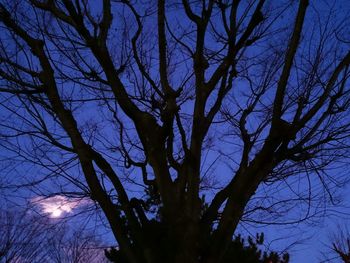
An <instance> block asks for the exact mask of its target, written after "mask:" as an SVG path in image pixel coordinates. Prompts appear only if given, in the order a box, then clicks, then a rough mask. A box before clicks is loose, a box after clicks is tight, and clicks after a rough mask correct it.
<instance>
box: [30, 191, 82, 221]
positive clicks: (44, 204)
mask: <svg viewBox="0 0 350 263" xmlns="http://www.w3.org/2000/svg"><path fill="white" fill-rule="evenodd" d="M31 202H32V203H33V204H35V205H36V206H38V207H39V208H40V210H41V212H42V213H44V214H47V215H48V216H49V217H51V218H58V217H61V216H63V215H64V214H69V213H73V210H74V209H76V208H78V207H80V206H83V205H86V204H88V203H89V200H88V199H76V198H69V197H66V196H63V195H55V196H52V197H43V196H38V197H35V198H33V199H32V200H31Z"/></svg>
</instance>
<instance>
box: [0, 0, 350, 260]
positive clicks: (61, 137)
mask: <svg viewBox="0 0 350 263" xmlns="http://www.w3.org/2000/svg"><path fill="white" fill-rule="evenodd" d="M324 10H326V11H327V12H326V11H324ZM0 23H1V40H0V81H1V86H0V92H1V123H0V125H1V132H0V136H1V146H2V149H3V152H4V153H3V154H2V159H3V161H4V162H7V163H8V166H6V167H7V170H6V172H7V173H8V174H10V175H11V178H15V179H13V180H15V181H13V180H12V181H11V180H10V182H8V183H6V186H7V187H10V186H13V185H15V186H16V187H20V186H27V187H36V188H37V187H39V186H45V187H43V188H44V189H45V191H47V192H48V193H57V192H59V193H61V194H67V195H77V194H80V195H81V194H84V195H88V196H90V197H91V199H92V200H94V201H95V202H96V203H97V204H98V205H99V206H100V208H101V209H102V211H103V213H104V215H105V216H106V219H107V221H108V223H109V225H110V227H111V231H112V232H113V234H114V236H115V238H116V240H117V242H118V246H119V248H120V251H121V253H122V254H123V257H125V260H126V261H127V262H130V263H136V262H203V263H210V262H223V260H224V257H225V255H226V252H227V249H228V248H229V246H230V244H232V236H233V234H234V232H235V230H236V228H237V225H238V224H239V222H240V221H241V220H246V221H250V222H253V223H257V222H260V223H269V222H271V220H275V219H276V218H278V217H279V216H280V215H281V214H283V213H286V212H289V213H288V214H289V215H293V213H291V212H290V209H293V208H295V209H297V211H298V214H297V215H296V216H295V217H296V218H294V219H292V221H293V222H295V221H300V220H303V219H307V218H309V217H310V216H312V214H313V211H312V209H313V207H314V205H313V203H312V202H313V200H315V199H316V200H319V198H327V195H328V197H330V200H332V193H333V190H332V187H333V186H335V185H339V184H340V183H341V180H340V179H341V178H340V177H338V174H339V169H340V166H336V165H335V164H336V163H337V161H338V160H339V161H340V162H339V164H341V163H342V162H344V159H345V158H347V156H349V155H348V145H349V140H348V137H349V127H350V126H349V122H350V120H349V118H348V117H347V115H348V113H349V102H350V95H349V94H350V93H349V87H348V77H349V70H348V67H349V63H350V52H349V47H348V43H349V31H348V29H349V28H350V27H349V26H348V20H347V19H346V6H341V3H340V4H339V5H338V4H333V5H329V4H327V3H325V2H319V1H317V2H315V3H313V2H311V3H309V1H307V0H300V1H265V0H257V1H224V0H207V1H204V0H203V1H187V0H182V1H169V2H166V1H164V0H159V1H156V2H152V1H139V2H138V1H128V0H121V1H117V0H116V1H111V0H103V1H101V3H100V4H98V3H94V2H92V1H91V2H90V1H85V0H81V1H79V0H76V1H70V0H60V1H52V0H26V1H6V0H2V1H1V5H0ZM213 166H216V167H217V169H216V170H215V169H214V167H213ZM227 167H229V169H228V168H227ZM15 168H16V169H15ZM29 168H30V169H34V168H35V169H37V170H36V171H37V172H35V173H27V172H25V175H24V176H20V175H21V174H23V173H24V171H22V170H28V169H29ZM335 168H337V169H338V170H336V173H329V172H328V170H327V169H335ZM4 173H5V172H4ZM15 175H16V176H15ZM4 182H6V181H4ZM140 189H143V190H142V192H141V191H140ZM322 189H323V190H322ZM279 190H280V191H279ZM320 203H324V202H317V204H320ZM301 205H304V206H303V207H304V208H303V209H299V207H300V206H301ZM305 205H306V206H305ZM299 214H301V215H300V216H299ZM288 222H289V221H288ZM282 223H287V222H286V221H284V222H282ZM159 246H160V248H161V249H159Z"/></svg>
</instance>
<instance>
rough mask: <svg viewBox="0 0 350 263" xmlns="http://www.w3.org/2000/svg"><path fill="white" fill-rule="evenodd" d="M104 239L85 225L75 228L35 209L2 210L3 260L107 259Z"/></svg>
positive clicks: (62, 262)
mask: <svg viewBox="0 0 350 263" xmlns="http://www.w3.org/2000/svg"><path fill="white" fill-rule="evenodd" d="M102 244H103V243H102V242H100V241H98V239H97V238H96V236H95V235H94V234H93V233H89V232H88V231H87V230H86V229H83V228H81V227H78V228H75V229H72V228H70V227H68V226H67V224H65V223H64V222H58V221H56V220H51V219H49V218H47V217H45V216H42V215H38V214H34V213H33V211H31V210H27V211H21V210H18V209H16V210H14V209H12V210H2V211H1V214H0V262H4V263H17V262H18V263H26V262H28V263H29V262H52V263H54V262H57V263H85V262H91V263H93V262H96V263H102V262H107V259H106V258H105V256H104V249H105V248H106V247H104V246H103V245H102Z"/></svg>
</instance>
